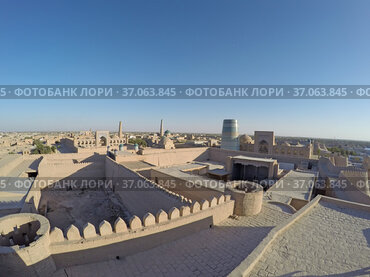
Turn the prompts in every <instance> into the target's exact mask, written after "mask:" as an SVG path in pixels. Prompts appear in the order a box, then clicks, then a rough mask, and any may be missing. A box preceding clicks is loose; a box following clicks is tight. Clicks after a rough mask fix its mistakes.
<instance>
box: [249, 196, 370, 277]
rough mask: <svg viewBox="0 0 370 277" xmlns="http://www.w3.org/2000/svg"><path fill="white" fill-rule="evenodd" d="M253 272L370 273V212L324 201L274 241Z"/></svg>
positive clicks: (278, 273) (265, 273)
mask: <svg viewBox="0 0 370 277" xmlns="http://www.w3.org/2000/svg"><path fill="white" fill-rule="evenodd" d="M249 276H253V277H254V276H281V277H283V276H284V277H288V276H306V277H308V276H310V277H313V276H331V277H339V276H344V277H348V276H370V213H369V212H365V211H361V210H354V209H350V208H346V207H344V206H337V205H336V204H333V203H328V202H322V203H321V202H320V203H319V204H318V205H317V206H315V207H314V208H313V210H312V211H310V212H309V213H308V214H306V215H304V216H303V217H302V218H300V219H299V220H298V221H297V222H296V223H294V224H293V226H291V227H290V228H289V229H288V230H287V231H286V232H284V233H283V234H282V235H281V236H279V237H278V238H277V240H276V241H274V242H273V244H272V246H271V247H270V248H269V249H268V250H267V254H265V255H264V256H263V257H262V259H261V260H260V261H259V262H258V263H257V265H256V266H255V267H254V269H253V270H252V272H251V273H250V275H249Z"/></svg>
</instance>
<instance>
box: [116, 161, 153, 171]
mask: <svg viewBox="0 0 370 277" xmlns="http://www.w3.org/2000/svg"><path fill="white" fill-rule="evenodd" d="M120 164H121V165H123V166H125V167H127V168H129V169H131V170H141V169H149V168H152V167H155V166H154V165H151V164H149V163H146V162H144V161H127V162H120Z"/></svg>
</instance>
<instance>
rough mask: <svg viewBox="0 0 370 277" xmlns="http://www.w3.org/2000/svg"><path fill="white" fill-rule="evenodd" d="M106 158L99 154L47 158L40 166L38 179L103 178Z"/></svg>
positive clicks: (58, 155)
mask: <svg viewBox="0 0 370 277" xmlns="http://www.w3.org/2000/svg"><path fill="white" fill-rule="evenodd" d="M104 163H105V158H104V156H103V155H97V154H92V153H90V154H57V155H52V156H45V157H44V159H43V161H42V162H41V163H40V164H39V174H38V177H43V178H45V177H46V178H47V177H50V178H55V177H56V179H58V178H60V179H63V178H65V177H81V178H82V177H85V178H103V177H105V172H104V170H105V168H104Z"/></svg>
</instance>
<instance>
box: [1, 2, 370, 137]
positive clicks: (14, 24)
mask: <svg viewBox="0 0 370 277" xmlns="http://www.w3.org/2000/svg"><path fill="white" fill-rule="evenodd" d="M369 8H370V2H368V1H361V0H359V1H354V2H353V1H346V0H328V1H317V0H311V1H299V2H297V1H293V0H287V1H283V2H279V3H277V2H276V1H270V0H267V1H244V0H243V1H241V0H236V1H233V2H232V3H231V2H230V1H219V0H212V1H210V0H205V1H194V0H189V1H186V2H178V1H169V0H160V1H155V2H145V3H144V2H140V1H128V2H127V1H110V2H108V3H106V2H104V3H103V2H101V1H95V0H90V1H84V0H81V1H75V2H71V1H61V2H50V1H44V0H38V1H32V2H30V1H24V0H21V1H17V2H15V1H6V2H5V4H4V5H3V6H2V9H1V10H0V18H1V19H0V20H1V22H2V23H3V24H0V33H1V34H2V35H1V37H0V40H1V42H2V43H0V60H1V63H2V65H3V66H1V67H0V87H1V84H3V85H12V84H14V85H36V84H37V85H53V84H54V85H55V84H58V85H63V84H66V85H78V84H80V85H84V84H86V85H94V84H99V85H115V84H123V85H124V84H137V85H171V84H172V85H202V84H203V85H204V84H206V85H238V84H245V85H248V84H251V85H364V84H365V85H366V84H370V67H369V64H370V48H369V47H368V45H369V44H370V37H369V36H368V35H367V34H368V26H370V17H369V16H368V14H367V11H368V10H369ZM60 15H63V16H60ZM138 15H140V16H138ZM92 19H94V20H92ZM161 118H163V119H165V124H166V125H165V128H166V129H169V130H173V131H174V132H178V131H181V132H196V133H200V132H205V133H218V132H221V129H222V120H223V119H224V118H235V119H238V121H239V130H240V133H247V134H252V133H253V132H254V130H273V131H274V132H275V134H276V135H279V136H300V137H325V138H329V139H336V138H341V139H354V140H361V141H370V128H368V126H369V125H370V109H369V100H368V99H362V100H348V99H345V100H344V99H339V100H338V99H331V100H320V99H316V100H303V99H302V100H299V99H296V100H282V99H279V100H264V99H261V100H250V99H246V100H235V99H233V100H198V99H191V100H159V99H158V100H157V99H156V100H120V99H118V100H40V99H38V100H37V99H32V100H17V99H15V100H4V99H2V100H1V101H0V129H1V130H5V131H12V130H25V131H28V130H36V129H37V130H41V131H42V130H51V129H57V130H81V129H82V130H83V129H87V130H88V129H90V128H91V129H93V130H94V129H95V130H96V129H101V130H104V129H109V130H114V129H115V128H116V125H117V124H118V123H117V121H119V120H122V121H123V123H124V129H125V128H126V130H127V129H129V130H138V131H144V130H156V129H157V128H159V127H157V126H159V120H160V119H161Z"/></svg>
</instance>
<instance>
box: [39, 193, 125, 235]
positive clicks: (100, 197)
mask: <svg viewBox="0 0 370 277" xmlns="http://www.w3.org/2000/svg"><path fill="white" fill-rule="evenodd" d="M46 206H47V213H46V217H47V218H48V219H49V221H50V225H51V227H55V226H56V227H58V228H60V229H62V230H65V229H66V228H67V227H68V226H69V225H71V224H74V225H75V226H76V227H78V228H80V229H82V227H83V226H84V225H85V224H86V223H87V222H90V223H92V224H93V225H94V226H95V228H96V230H97V231H98V230H99V224H100V222H101V221H103V220H107V221H108V222H109V223H111V224H112V227H113V223H114V221H115V220H116V219H117V217H118V216H120V217H121V218H122V219H124V220H125V221H126V222H127V219H128V218H129V217H130V216H131V215H130V214H129V213H128V212H127V210H126V209H125V208H124V206H123V205H122V204H121V202H120V201H119V200H118V199H117V198H116V197H115V196H114V194H113V193H111V192H106V191H81V190H78V191H53V190H44V191H42V196H41V202H40V206H39V212H40V214H42V215H45V208H46Z"/></svg>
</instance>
